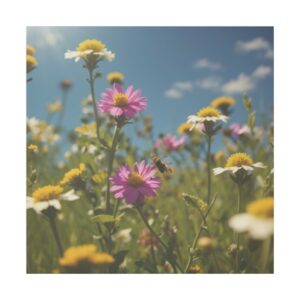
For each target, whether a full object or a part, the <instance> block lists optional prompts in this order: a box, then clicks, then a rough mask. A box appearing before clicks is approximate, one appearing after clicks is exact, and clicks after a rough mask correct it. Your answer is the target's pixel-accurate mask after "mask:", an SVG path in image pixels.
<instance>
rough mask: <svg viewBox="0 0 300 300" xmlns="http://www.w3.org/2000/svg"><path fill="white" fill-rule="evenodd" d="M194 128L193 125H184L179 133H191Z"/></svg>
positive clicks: (179, 128)
mask: <svg viewBox="0 0 300 300" xmlns="http://www.w3.org/2000/svg"><path fill="white" fill-rule="evenodd" d="M192 126H193V125H192V124H189V123H183V124H181V125H180V126H179V127H178V129H177V131H178V133H179V134H185V133H191V131H190V129H191V128H192Z"/></svg>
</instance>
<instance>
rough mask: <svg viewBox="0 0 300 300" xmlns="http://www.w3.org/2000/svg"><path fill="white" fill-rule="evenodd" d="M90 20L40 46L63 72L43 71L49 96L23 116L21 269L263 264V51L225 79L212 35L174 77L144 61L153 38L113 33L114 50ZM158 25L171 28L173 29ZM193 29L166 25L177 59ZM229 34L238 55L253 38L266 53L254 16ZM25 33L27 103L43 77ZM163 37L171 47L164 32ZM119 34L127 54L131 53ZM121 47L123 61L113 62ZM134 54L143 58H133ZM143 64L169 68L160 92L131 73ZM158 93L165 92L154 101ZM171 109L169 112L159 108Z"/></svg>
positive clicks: (269, 140)
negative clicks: (208, 46) (51, 79)
mask: <svg viewBox="0 0 300 300" xmlns="http://www.w3.org/2000/svg"><path fill="white" fill-rule="evenodd" d="M100 29H101V28H100V27H99V34H96V35H92V34H91V33H92V32H89V33H88V34H85V38H83V39H78V40H77V39H75V38H74V39H73V40H68V39H66V40H65V41H64V43H63V45H64V48H63V49H62V47H57V49H56V51H53V52H52V56H51V57H48V59H49V60H51V59H52V57H59V59H60V62H61V63H60V64H61V70H65V72H66V73H63V72H62V71H60V72H57V74H56V77H55V80H56V81H55V82H56V86H55V87H53V86H52V85H51V86H50V85H48V84H45V86H44V87H43V88H44V89H50V88H53V89H56V92H57V94H59V95H60V96H59V97H58V98H54V99H50V100H51V102H49V101H50V100H49V101H48V102H47V104H43V106H41V105H40V107H42V108H41V110H40V111H39V113H37V114H36V115H34V114H33V113H30V114H28V117H27V124H26V128H27V195H26V196H27V273H58V274H60V273H122V274H126V273H169V274H171V273H177V274H180V273H181V274H182V273H187V274H191V273H197V274H199V276H201V274H205V273H226V274H230V273H237V274H243V273H273V265H274V260H273V253H274V247H273V237H274V197H273V194H274V185H273V174H274V169H273V150H274V149H273V132H274V126H273V113H272V109H273V99H269V97H267V98H268V99H266V102H264V105H263V106H262V108H261V107H260V106H259V105H260V104H259V103H261V98H263V96H261V95H258V93H256V88H257V89H258V87H259V89H260V91H264V90H265V89H270V86H268V87H266V88H265V87H264V81H263V79H264V78H267V76H270V77H269V80H272V79H271V77H272V75H270V72H271V71H270V69H271V67H270V66H269V65H270V58H269V57H267V58H265V57H264V56H263V57H259V58H257V61H258V63H259V64H260V65H259V66H258V67H257V68H255V69H254V68H252V69H251V66H250V67H249V66H248V67H247V68H248V69H247V68H246V69H242V70H239V71H237V72H238V73H237V76H236V77H237V79H235V81H234V80H233V79H231V80H229V79H228V82H227V83H226V82H222V81H221V79H220V80H219V79H216V78H218V76H221V75H222V74H227V73H228V74H229V73H230V71H231V61H230V62H228V64H227V68H226V67H225V66H224V65H225V63H224V62H220V60H221V56H219V57H218V53H219V52H221V51H222V49H219V50H218V51H216V52H215V53H216V54H215V57H216V60H218V61H219V62H213V61H212V60H213V58H210V57H208V55H209V51H208V52H207V54H206V57H205V58H200V59H198V58H197V57H195V59H194V58H193V59H191V60H196V58H197V59H198V61H196V62H195V65H194V67H191V68H190V71H189V72H190V74H192V75H193V76H196V75H194V74H196V72H202V73H201V74H200V73H199V74H200V75H201V76H202V77H201V80H200V79H198V80H196V79H195V80H194V81H193V82H192V83H191V82H188V81H187V80H186V81H184V82H183V81H182V82H179V80H185V79H184V78H182V77H181V76H183V75H182V74H180V73H179V72H178V74H177V73H176V72H175V71H173V69H172V68H170V69H168V70H165V69H164V67H163V65H159V63H156V56H159V55H160V54H159V52H158V51H156V49H158V48H153V49H155V50H153V51H152V52H151V53H152V54H153V56H152V57H149V56H148V55H147V56H146V55H144V56H143V51H146V50H143V49H144V48H146V47H147V45H145V44H144V42H140V41H139V40H138V39H137V40H136V41H135V43H133V42H132V43H130V42H128V43H126V39H125V38H124V39H123V40H122V43H124V52H122V47H115V48H114V44H113V42H111V43H110V42H109V41H111V37H110V36H109V35H108V33H107V32H105V31H103V32H104V33H103V34H102V35H101V32H102V31H101V30H100ZM74 30H75V29H74ZM120 30H121V29H120ZM127 30H128V31H130V30H131V31H134V30H137V29H135V28H131V29H130V28H129V29H127ZM139 30H143V29H142V28H140V29H139ZM144 30H145V36H146V37H147V38H148V37H149V39H150V38H155V35H153V36H154V37H153V36H151V35H150V34H149V35H147V34H148V31H146V29H144ZM156 30H157V32H159V31H160V32H164V31H166V30H167V29H166V28H157V29H156ZM172 30H173V32H174V37H175V36H176V35H175V33H177V31H178V32H180V30H183V29H179V28H174V29H172ZM176 30H177V31H176ZM187 30H188V29H187ZM198 30H199V31H201V28H198ZM227 30H228V32H229V31H230V30H231V29H230V28H228V29H227ZM95 32H97V28H94V31H93V33H95ZM250 33H251V34H252V35H251V36H250ZM167 34H169V33H167ZM171 34H173V33H170V35H171ZM189 34H190V39H189ZM191 34H193V36H192V35H191ZM197 34H198V33H197V29H196V28H195V29H194V31H193V32H188V33H187V34H183V35H180V34H179V33H178V41H179V42H180V41H181V40H180V37H181V36H183V37H184V38H186V44H185V47H186V48H184V47H183V48H182V49H180V51H181V52H180V53H179V54H178V57H180V58H182V60H184V59H185V58H186V57H187V55H185V52H184V51H187V50H185V49H188V48H189V47H192V46H189V41H190V40H192V39H193V40H196V39H197V37H198V36H197ZM239 34H241V36H239V38H238V39H237V41H236V45H237V46H236V47H234V44H233V46H232V53H233V54H234V55H236V57H238V59H240V60H241V61H242V60H243V61H246V62H247V60H250V58H249V55H252V53H253V52H254V51H253V50H252V49H253V47H254V46H253V45H254V44H255V43H257V41H261V40H264V41H265V44H264V45H268V46H265V47H264V48H263V51H265V52H266V53H264V55H269V56H271V52H272V46H271V44H270V43H268V44H266V43H267V42H266V38H263V37H261V33H260V32H259V30H258V32H254V33H253V32H250V31H249V32H247V34H248V35H247V34H246V33H245V38H244V39H243V37H244V33H243V31H240V32H239ZM219 35H220V34H219ZM124 36H125V35H124ZM224 36H225V37H224V39H226V38H227V37H228V39H229V37H230V36H229V35H228V36H227V35H224ZM192 37H193V38H192ZM246 37H247V38H246ZM247 39H248V40H250V42H249V41H248V42H247V41H246V40H247ZM257 39H258V40H257ZM211 40H213V39H212V38H211V39H209V38H207V43H209V42H211ZM172 41H173V42H174V44H172ZM29 42H30V43H31V44H29ZM145 43H146V42H145ZM203 43H206V40H205V39H204V38H202V39H201V43H200V44H199V53H200V54H199V56H201V51H202V50H201V49H202V47H204V46H203V45H202V44H203ZM232 43H233V42H232ZM246 43H248V44H246ZM258 44H259V43H258ZM39 45H40V44H39V43H38V42H37V43H36V44H34V42H32V41H31V40H30V41H28V45H27V48H26V54H27V55H26V67H27V106H28V108H29V111H30V112H31V111H33V110H31V108H34V106H35V105H37V104H36V103H35V102H34V101H32V98H34V87H35V82H36V81H37V80H39V78H42V76H44V80H46V78H47V72H48V71H47V68H51V67H52V66H49V62H48V65H47V66H46V63H44V62H45V57H44V56H43V55H42V53H43V51H45V50H44V48H43V47H42V46H39ZM249 45H250V46H249ZM169 46H170V48H171V49H173V50H174V51H175V52H176V43H175V40H171V39H170V45H169ZM49 47H50V46H49ZM133 47H134V48H137V49H140V50H139V51H140V56H141V57H138V56H136V55H134V54H131V51H133V50H131V49H132V48H133ZM139 47H140V48H139ZM143 47H144V48H143ZM160 47H162V48H163V47H167V46H164V44H162V45H160ZM251 47H252V48H251ZM236 49H237V50H236ZM249 49H250V50H249ZM24 51H25V50H24ZM147 51H151V47H149V49H148V50H147ZM203 51H204V50H203ZM228 51H229V50H228ZM247 51H248V52H247ZM251 51H252V52H251ZM249 53H250V54H249ZM233 54H232V55H233ZM39 55H40V56H39ZM169 55H170V57H172V52H171V53H170V54H169ZM211 55H213V54H211ZM247 55H248V56H247ZM39 57H40V59H39ZM126 58H127V59H129V58H130V59H131V61H130V64H131V65H130V66H128V70H129V69H130V68H134V70H135V74H134V75H132V74H130V75H127V72H126V68H125V67H124V68H122V67H120V66H122V64H121V63H122V60H126ZM253 59H254V58H253ZM264 59H269V60H268V61H267V62H266V63H262V62H261V61H262V60H264ZM145 61H148V68H149V69H145V68H143V69H139V64H142V63H143V62H145ZM149 61H151V62H150V63H149ZM118 62H120V65H119V67H118V65H117V63H118ZM255 62H256V61H255ZM177 63H178V64H179V65H180V68H183V67H182V66H181V64H183V62H182V61H181V60H180V59H178V60H175V59H174V61H173V63H172V65H173V64H174V65H176V64H177ZM271 66H272V64H271ZM232 68H239V65H238V64H234V63H232ZM69 69H70V70H72V71H69ZM152 69H155V73H154V74H155V76H154V77H157V78H158V79H159V78H164V80H165V78H166V77H167V76H166V74H170V77H171V78H175V77H174V76H175V75H176V76H177V77H176V78H177V79H175V80H177V82H176V83H175V84H174V85H173V86H172V85H171V81H172V80H170V83H169V86H171V88H169V89H168V90H167V91H165V94H164V90H163V89H162V87H161V86H160V85H159V84H157V90H162V91H161V95H162V96H161V97H162V98H161V99H157V98H153V96H151V92H150V88H148V86H149V85H150V82H149V81H147V80H144V73H147V72H152ZM75 72H78V74H79V75H78V74H77V73H76V74H77V75H76V80H74V78H73V77H72V76H73V73H75ZM217 72H219V73H217ZM226 72H227V73H226ZM175 73H176V74H175ZM218 74H221V75H218ZM238 74H240V75H238ZM192 75H191V76H192ZM200 75H199V76H200ZM39 76H40V77H39ZM197 76H198V75H197ZM204 76H206V77H207V78H206V79H205V78H204ZM224 76H225V75H224ZM78 78H79V80H78ZM154 79H155V78H154ZM154 79H153V80H154ZM161 80H163V79H161ZM205 80H206V81H205ZM213 80H215V81H214V83H213V82H212V81H213ZM157 82H159V80H158V81H157ZM245 83H246V84H245ZM218 84H219V85H218ZM152 88H153V85H151V89H152ZM165 88H166V89H167V88H168V86H165ZM201 89H202V90H205V91H206V92H207V91H209V92H207V93H206V94H201ZM82 91H84V94H85V96H84V97H80V96H79V95H81V94H83V92H82ZM198 91H199V92H198ZM41 93H42V92H41ZM193 93H194V94H193ZM197 93H198V94H197ZM209 93H211V94H209ZM164 95H165V96H164ZM164 97H165V98H166V99H163V98H164ZM185 97H190V98H191V97H193V98H194V99H195V102H193V103H194V104H193V105H191V104H190V103H192V102H189V100H187V99H185ZM41 98H42V97H41ZM41 101H42V100H41ZM180 101H181V103H184V104H183V106H180V105H181V104H180ZM162 102H164V103H168V104H166V105H165V106H166V107H168V108H166V109H164V110H163V111H162V110H160V108H159V107H160V103H162ZM76 105H77V106H78V107H80V112H78V111H75V110H73V106H76ZM155 105H156V106H155ZM162 105H163V104H162ZM180 107H181V108H180ZM156 108H157V109H156ZM155 109H156V110H155ZM172 111H175V112H176V116H179V117H178V118H177V117H176V118H174V119H172V121H169V120H171V117H170V118H168V117H167V116H166V114H168V112H170V115H171V112H172ZM166 112H167V113H166ZM175 112H174V113H175ZM42 116H43V117H42ZM70 124H77V125H75V126H72V128H70ZM164 124H166V125H164ZM187 276H188V275H187Z"/></svg>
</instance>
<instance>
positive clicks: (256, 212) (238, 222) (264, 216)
mask: <svg viewBox="0 0 300 300" xmlns="http://www.w3.org/2000/svg"><path fill="white" fill-rule="evenodd" d="M246 210H247V212H246V213H241V214H237V215H235V216H233V217H232V218H231V219H230V220H229V226H230V227H231V228H232V229H233V230H234V231H236V232H248V234H249V236H250V237H251V238H253V239H257V240H264V239H267V238H268V237H270V236H272V235H273V232H274V218H273V216H274V199H273V197H268V198H261V199H257V200H255V201H253V202H251V203H250V204H248V206H247V209H246Z"/></svg>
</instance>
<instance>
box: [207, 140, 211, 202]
mask: <svg viewBox="0 0 300 300" xmlns="http://www.w3.org/2000/svg"><path fill="white" fill-rule="evenodd" d="M210 198H211V135H209V136H208V148H207V204H208V205H210Z"/></svg>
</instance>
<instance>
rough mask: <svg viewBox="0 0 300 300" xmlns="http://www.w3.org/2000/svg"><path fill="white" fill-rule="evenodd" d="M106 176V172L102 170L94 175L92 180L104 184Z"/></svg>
mask: <svg viewBox="0 0 300 300" xmlns="http://www.w3.org/2000/svg"><path fill="white" fill-rule="evenodd" d="M106 177H107V174H106V172H104V171H100V172H98V173H96V174H94V175H93V176H92V180H93V181H94V182H95V183H97V184H102V183H103V182H105V180H106Z"/></svg>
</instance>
